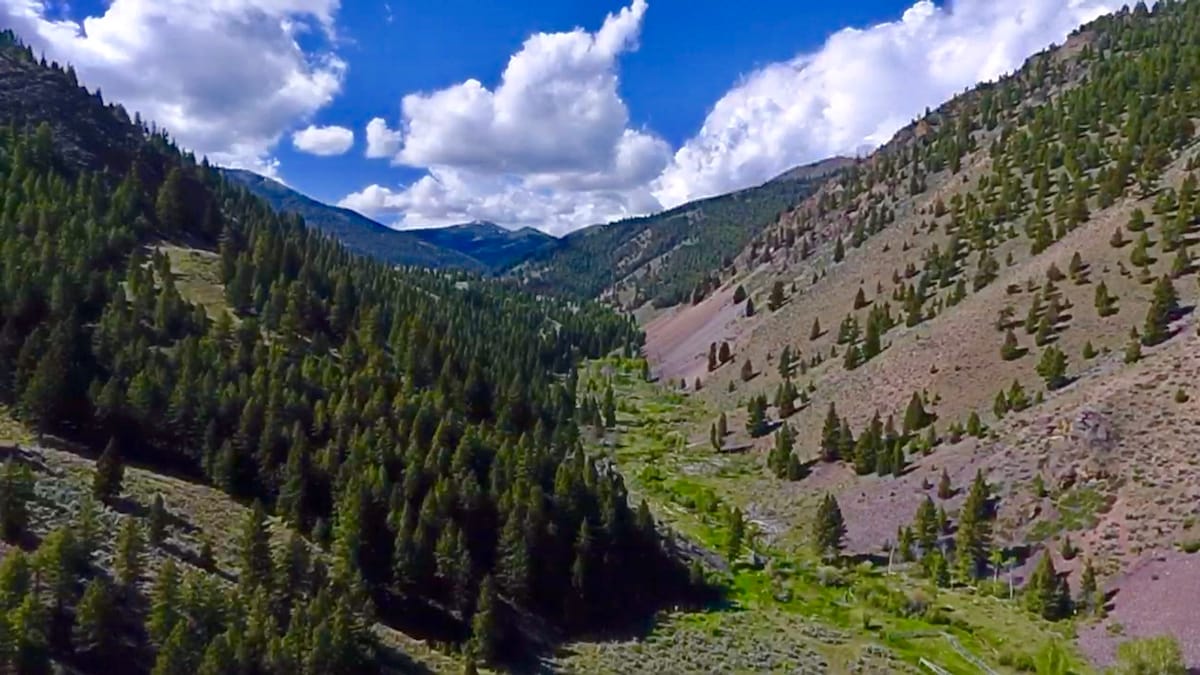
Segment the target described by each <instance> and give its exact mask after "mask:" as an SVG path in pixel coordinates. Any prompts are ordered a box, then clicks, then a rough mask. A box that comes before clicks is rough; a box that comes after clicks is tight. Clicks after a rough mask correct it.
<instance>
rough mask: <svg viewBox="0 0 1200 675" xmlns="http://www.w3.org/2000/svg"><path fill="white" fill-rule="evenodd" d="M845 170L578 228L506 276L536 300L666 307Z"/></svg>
mask: <svg viewBox="0 0 1200 675" xmlns="http://www.w3.org/2000/svg"><path fill="white" fill-rule="evenodd" d="M851 163H852V161H851V160H847V159H833V160H827V161H825V162H820V163H818V164H814V165H812V166H807V167H800V168H798V169H795V170H793V171H790V172H788V173H786V174H784V175H782V176H780V177H778V178H776V179H775V180H772V181H769V182H767V183H765V184H763V185H761V186H758V187H754V188H750V189H747V190H742V191H739V192H734V193H731V194H727V195H721V196H719V197H712V198H709V199H702V200H700V201H696V202H691V203H688V204H684V205H683V206H679V207H676V208H674V209H671V210H668V211H663V212H662V213H657V214H653V215H649V216H642V217H638V218H630V219H627V220H621V221H617V222H614V223H608V224H606V225H596V226H592V227H588V228H584V229H582V230H579V231H577V232H573V233H571V234H569V235H567V236H566V237H563V239H562V243H561V244H560V245H559V246H558V247H557V248H555V249H552V250H551V251H549V252H547V253H545V254H543V255H539V256H535V257H534V258H532V259H530V260H529V261H527V262H526V263H525V264H523V265H521V266H520V267H518V268H517V269H515V270H514V271H513V272H512V273H511V276H513V277H515V278H517V279H519V280H520V281H521V282H522V284H523V285H525V286H527V287H529V288H531V289H534V290H536V291H538V292H543V293H565V294H569V295H571V296H573V297H579V298H589V299H590V298H595V297H597V296H599V295H601V294H602V293H604V292H606V291H613V292H618V291H619V293H617V294H618V295H619V296H620V297H621V298H622V299H623V300H624V302H625V304H627V305H629V306H634V307H636V306H638V305H641V304H643V303H645V302H648V301H653V302H654V304H655V306H657V307H669V306H671V305H675V304H678V303H680V302H685V301H689V300H691V299H693V297H702V296H703V295H705V294H706V293H707V292H708V291H709V290H711V288H712V287H713V286H714V285H715V284H719V271H720V270H721V269H723V268H725V267H727V266H728V265H729V264H731V263H732V258H733V256H734V255H736V254H737V252H738V251H740V250H741V249H742V248H743V247H744V246H745V245H746V244H747V243H748V242H749V241H750V240H751V239H753V238H754V237H755V236H756V235H758V234H759V233H760V232H762V230H763V229H764V228H765V227H766V226H767V225H769V224H771V223H773V222H775V221H776V220H777V219H778V218H779V216H780V214H781V213H783V212H784V211H786V210H789V209H791V208H793V207H794V206H796V205H797V204H799V203H800V202H801V201H803V200H804V198H805V197H807V196H809V195H811V194H812V193H813V191H814V190H816V189H817V187H819V186H820V185H821V184H822V183H823V182H824V181H825V180H827V179H828V178H829V176H830V175H833V174H835V173H836V172H837V171H838V170H839V169H841V168H842V167H844V166H847V165H849V164H851ZM618 284H620V288H619V289H618V288H616V287H617V285H618Z"/></svg>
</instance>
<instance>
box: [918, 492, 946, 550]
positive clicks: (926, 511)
mask: <svg viewBox="0 0 1200 675" xmlns="http://www.w3.org/2000/svg"><path fill="white" fill-rule="evenodd" d="M939 529H940V528H939V526H938V518H937V508H936V507H935V506H934V505H933V500H932V499H930V498H929V497H925V501H923V502H921V505H920V506H919V507H917V515H916V518H915V519H914V521H913V533H914V534H915V535H916V542H917V545H918V546H920V547H921V551H922V552H923V553H929V552H930V551H932V550H933V549H934V547H935V546H936V545H937V540H938V534H939Z"/></svg>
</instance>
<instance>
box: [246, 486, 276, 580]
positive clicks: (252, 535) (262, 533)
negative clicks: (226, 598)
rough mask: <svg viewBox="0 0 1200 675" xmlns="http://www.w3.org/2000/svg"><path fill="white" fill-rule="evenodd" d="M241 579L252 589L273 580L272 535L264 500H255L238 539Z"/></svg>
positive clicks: (247, 513)
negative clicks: (268, 527) (269, 530)
mask: <svg viewBox="0 0 1200 675" xmlns="http://www.w3.org/2000/svg"><path fill="white" fill-rule="evenodd" d="M238 556H239V561H238V564H239V581H240V582H241V584H242V585H243V586H244V587H245V588H247V589H250V590H253V589H255V588H258V587H259V586H262V585H264V584H267V583H269V582H270V580H271V535H270V532H268V531H267V514H266V511H265V510H264V509H263V506H262V502H259V501H255V502H254V506H253V507H252V508H251V509H250V510H249V511H247V512H246V516H245V518H244V519H243V521H242V531H241V535H240V536H239V539H238Z"/></svg>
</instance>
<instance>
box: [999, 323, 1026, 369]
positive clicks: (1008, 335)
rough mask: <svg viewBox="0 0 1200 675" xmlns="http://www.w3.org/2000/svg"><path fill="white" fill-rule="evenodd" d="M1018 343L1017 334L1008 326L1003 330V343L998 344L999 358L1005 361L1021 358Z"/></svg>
mask: <svg viewBox="0 0 1200 675" xmlns="http://www.w3.org/2000/svg"><path fill="white" fill-rule="evenodd" d="M1024 353H1025V352H1024V351H1023V350H1022V349H1021V345H1020V343H1018V342H1017V336H1016V335H1015V334H1014V333H1013V331H1012V329H1011V328H1009V329H1008V330H1006V331H1005V332H1004V344H1003V345H1001V346H1000V358H1002V359H1004V360H1005V361H1012V360H1014V359H1019V358H1021V356H1022V355H1024Z"/></svg>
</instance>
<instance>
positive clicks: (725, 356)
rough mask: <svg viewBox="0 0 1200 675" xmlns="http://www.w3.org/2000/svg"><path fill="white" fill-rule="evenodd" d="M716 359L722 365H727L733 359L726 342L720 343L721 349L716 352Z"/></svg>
mask: <svg viewBox="0 0 1200 675" xmlns="http://www.w3.org/2000/svg"><path fill="white" fill-rule="evenodd" d="M717 358H718V360H719V361H720V362H721V364H722V365H724V364H726V363H729V360H730V359H732V358H733V352H732V351H731V350H730V349H729V343H728V342H722V343H721V349H720V351H719V352H718V356H717Z"/></svg>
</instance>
